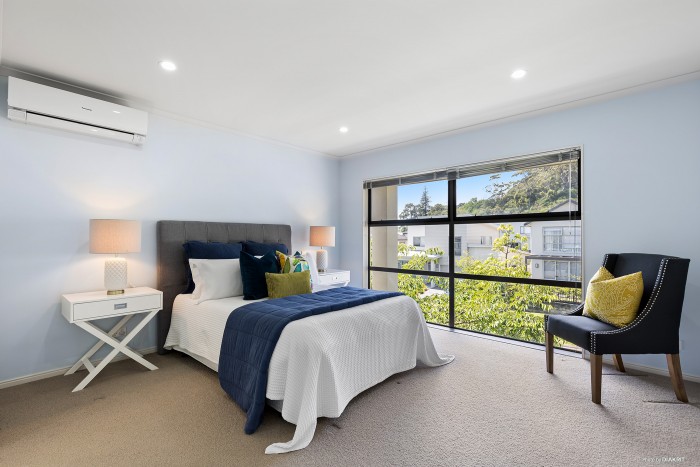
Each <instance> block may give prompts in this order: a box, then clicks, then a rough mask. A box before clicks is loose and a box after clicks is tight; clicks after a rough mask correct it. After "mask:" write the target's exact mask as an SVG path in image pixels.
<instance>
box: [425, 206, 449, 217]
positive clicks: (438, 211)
mask: <svg viewBox="0 0 700 467" xmlns="http://www.w3.org/2000/svg"><path fill="white" fill-rule="evenodd" d="M428 215H430V216H446V215H447V206H445V205H444V204H442V203H437V204H436V205H434V206H432V207H431V208H430V211H428Z"/></svg>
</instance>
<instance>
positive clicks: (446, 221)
mask: <svg viewBox="0 0 700 467" xmlns="http://www.w3.org/2000/svg"><path fill="white" fill-rule="evenodd" d="M570 150H573V151H577V153H578V157H577V158H576V164H577V169H578V170H577V172H576V173H577V190H578V199H577V200H576V211H561V212H551V211H550V212H537V213H519V214H497V215H485V216H457V179H447V180H446V181H447V184H448V185H447V217H429V218H420V219H396V220H393V219H392V220H372V187H371V185H370V186H367V185H365V186H366V188H365V189H366V190H367V205H366V208H367V231H366V235H367V237H366V239H367V252H366V254H367V257H366V261H367V273H368V274H367V287H368V288H370V289H371V288H372V278H371V277H372V275H371V274H370V273H371V272H372V271H377V272H387V273H396V274H416V275H421V276H435V277H446V278H448V280H449V286H448V294H449V324H448V326H445V325H443V324H440V323H431V324H434V325H436V326H442V327H448V328H450V329H464V330H467V331H470V332H476V333H480V332H479V331H474V330H472V329H466V328H457V327H455V300H454V290H455V280H456V279H471V280H480V281H493V282H507V283H515V284H531V285H543V286H553V287H564V288H571V289H582V282H581V281H580V280H579V281H562V280H555V279H551V280H550V279H533V278H523V277H504V276H487V275H480V274H465V273H460V272H455V226H456V225H460V224H484V223H508V222H537V221H574V220H577V221H581V206H582V204H583V202H582V198H583V197H582V185H581V149H580V148H575V149H573V148H572V149H570ZM564 152H565V151H564V150H562V153H564ZM543 165H544V164H543ZM385 186H386V185H385ZM408 225H447V226H448V228H449V232H448V242H447V244H448V245H449V252H448V258H449V262H448V265H449V270H448V271H447V272H444V271H439V272H438V271H426V270H413V269H401V268H391V267H383V266H372V265H371V261H370V256H371V251H370V249H371V248H370V242H369V239H370V238H371V228H372V227H400V226H408ZM581 238H582V237H581ZM579 258H581V261H582V256H579ZM572 259H574V258H572ZM543 314H544V313H543ZM480 334H483V333H480ZM498 337H502V338H505V339H513V338H510V337H505V336H498ZM513 340H517V339H513Z"/></svg>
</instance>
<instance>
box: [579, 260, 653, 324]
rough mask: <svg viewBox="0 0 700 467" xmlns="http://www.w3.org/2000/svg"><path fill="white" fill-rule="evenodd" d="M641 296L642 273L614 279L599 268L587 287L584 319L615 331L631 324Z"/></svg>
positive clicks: (642, 285)
mask: <svg viewBox="0 0 700 467" xmlns="http://www.w3.org/2000/svg"><path fill="white" fill-rule="evenodd" d="M643 293H644V282H643V281H642V273H641V272H635V273H634V274H629V275H627V276H622V277H615V276H613V275H612V274H611V273H610V271H608V270H607V269H605V268H604V267H601V268H600V269H598V272H596V273H595V275H594V276H593V277H592V278H591V281H590V282H589V283H588V290H587V292H586V302H585V303H584V305H583V316H588V317H590V318H594V319H597V320H599V321H603V322H605V323H608V324H612V325H613V326H616V327H618V328H621V327H623V326H627V325H628V324H629V323H631V322H632V321H634V318H635V317H636V316H637V311H638V310H639V303H640V302H641V301H642V294H643Z"/></svg>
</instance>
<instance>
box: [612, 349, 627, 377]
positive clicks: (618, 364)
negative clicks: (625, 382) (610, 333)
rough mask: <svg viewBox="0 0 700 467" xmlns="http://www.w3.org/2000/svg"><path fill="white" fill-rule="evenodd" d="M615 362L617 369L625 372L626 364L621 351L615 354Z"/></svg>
mask: <svg viewBox="0 0 700 467" xmlns="http://www.w3.org/2000/svg"><path fill="white" fill-rule="evenodd" d="M613 363H614V364H615V369H616V370H617V371H619V372H620V373H624V372H625V364H624V363H622V355H620V354H619V353H616V354H613Z"/></svg>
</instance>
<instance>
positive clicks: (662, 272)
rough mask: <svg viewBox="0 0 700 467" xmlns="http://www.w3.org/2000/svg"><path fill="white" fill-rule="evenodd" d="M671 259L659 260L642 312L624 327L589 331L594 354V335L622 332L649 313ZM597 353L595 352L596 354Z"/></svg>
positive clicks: (636, 323) (606, 256)
mask: <svg viewBox="0 0 700 467" xmlns="http://www.w3.org/2000/svg"><path fill="white" fill-rule="evenodd" d="M607 258H608V255H605V259H606V261H607ZM670 260H671V258H664V259H662V260H661V267H660V268H659V274H658V275H657V276H656V282H655V283H654V291H653V292H652V295H651V298H649V301H648V302H647V304H646V306H645V307H644V310H642V313H641V314H640V315H638V316H637V317H636V318H635V319H634V321H632V322H631V323H630V324H628V325H627V326H625V327H624V328H620V329H615V330H613V331H599V332H591V352H592V353H594V354H595V350H596V340H595V338H596V336H597V335H599V334H600V335H604V334H605V335H607V334H619V333H622V332H627V331H629V330H630V329H632V328H634V327H635V326H637V325H638V324H639V323H641V322H642V320H643V319H644V318H645V317H646V315H648V314H649V311H651V309H652V308H653V307H654V303H656V299H657V298H658V297H659V293H660V292H661V286H662V285H663V281H664V276H665V275H666V267H667V266H668V262H669V261H670ZM596 355H597V354H596Z"/></svg>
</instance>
